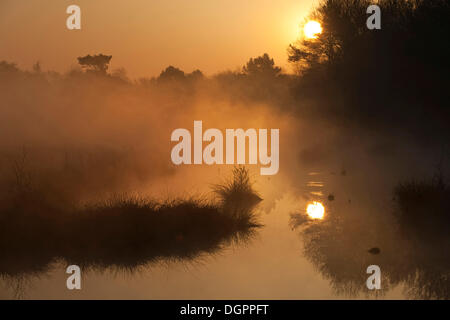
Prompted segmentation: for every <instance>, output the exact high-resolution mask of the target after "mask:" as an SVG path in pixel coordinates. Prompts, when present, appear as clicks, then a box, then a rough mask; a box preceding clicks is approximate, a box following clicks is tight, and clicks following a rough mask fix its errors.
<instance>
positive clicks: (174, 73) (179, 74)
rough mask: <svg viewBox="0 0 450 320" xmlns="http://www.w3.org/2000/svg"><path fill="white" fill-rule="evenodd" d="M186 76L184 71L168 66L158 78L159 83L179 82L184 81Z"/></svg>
mask: <svg viewBox="0 0 450 320" xmlns="http://www.w3.org/2000/svg"><path fill="white" fill-rule="evenodd" d="M184 79H185V74H184V71H182V70H180V69H178V68H176V67H174V66H168V67H167V68H166V69H164V70H163V71H162V72H161V74H160V75H159V77H158V81H163V82H164V81H177V80H184Z"/></svg>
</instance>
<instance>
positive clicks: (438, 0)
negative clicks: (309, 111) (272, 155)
mask: <svg viewBox="0 0 450 320" xmlns="http://www.w3.org/2000/svg"><path fill="white" fill-rule="evenodd" d="M370 4H372V1H368V0H323V1H322V2H321V3H320V4H319V6H318V7H317V9H316V10H315V11H313V12H312V14H311V15H310V17H309V18H308V19H313V20H316V21H318V22H320V23H321V25H322V28H323V31H322V33H321V34H320V35H318V37H317V38H316V39H300V40H299V41H298V42H297V43H295V44H292V45H291V46H290V47H289V50H288V51H289V61H290V62H292V63H293V64H294V66H296V67H297V69H298V70H300V72H301V74H303V75H304V77H303V78H302V81H303V82H302V85H304V86H307V87H308V90H304V88H298V90H297V92H298V94H308V92H312V91H311V90H309V89H310V88H314V94H316V96H319V97H322V98H321V99H326V98H327V97H329V99H330V101H325V102H324V103H323V105H326V106H327V108H329V110H327V111H332V112H333V114H335V115H339V116H344V117H345V118H347V119H348V118H354V120H356V121H354V123H357V122H363V123H364V124H365V125H376V126H379V125H383V126H386V128H390V129H395V128H400V129H401V130H402V131H405V128H412V129H411V130H409V131H411V132H413V131H414V132H415V133H416V136H421V137H426V136H428V135H433V137H436V136H438V137H443V136H445V135H449V134H450V130H449V126H448V124H447V121H445V120H443V119H448V117H449V116H450V107H449V104H448V99H449V98H450V97H449V94H448V86H449V85H450V81H449V77H448V70H450V60H449V59H448V57H449V56H450V41H449V40H448V37H443V36H442V35H445V34H448V33H449V32H450V19H448V17H450V2H449V1H448V0H379V1H377V5H378V6H380V8H381V12H382V18H381V30H369V29H368V28H367V27H366V19H367V18H368V17H369V15H368V14H367V13H366V9H367V7H368V6H369V5H370ZM323 111H324V110H322V112H323ZM425 114H426V117H425V118H426V119H424V115H425ZM392 123H395V124H396V125H395V126H393V125H392ZM383 129H384V127H383Z"/></svg>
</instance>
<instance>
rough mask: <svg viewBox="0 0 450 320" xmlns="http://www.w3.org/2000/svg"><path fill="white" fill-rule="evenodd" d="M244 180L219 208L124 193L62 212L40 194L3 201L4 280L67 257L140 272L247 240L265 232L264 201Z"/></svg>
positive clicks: (224, 191)
mask: <svg viewBox="0 0 450 320" xmlns="http://www.w3.org/2000/svg"><path fill="white" fill-rule="evenodd" d="M237 172H239V174H237ZM244 176H247V177H248V174H247V171H246V170H245V169H239V170H238V171H235V175H234V179H233V180H232V181H231V182H228V183H227V184H226V185H223V186H218V187H217V188H216V190H217V194H218V196H219V201H218V202H217V203H216V202H214V203H213V202H210V201H207V200H202V199H194V198H191V199H178V200H173V201H166V202H162V203H161V202H155V201H152V200H148V199H143V198H139V197H135V196H127V195H122V196H115V197H112V198H111V199H109V200H107V201H103V202H101V203H96V204H94V205H86V206H84V207H81V208H65V209H61V208H59V207H57V206H53V205H52V204H51V203H49V202H47V201H46V199H45V197H41V196H40V194H39V193H38V192H37V191H36V190H29V191H26V192H25V191H24V192H21V193H20V194H16V195H15V196H14V197H13V198H11V199H9V201H6V202H5V201H3V203H1V205H2V208H1V210H0V252H1V253H0V254H1V260H0V275H2V276H4V277H11V276H13V277H20V276H22V275H24V274H39V273H40V272H43V271H45V270H47V269H48V268H49V267H50V265H51V263H52V262H55V261H58V260H61V259H62V260H63V261H65V262H67V263H70V264H78V265H80V266H83V267H85V268H86V267H92V268H97V267H101V268H103V267H119V268H122V269H134V268H136V267H139V266H142V265H144V264H147V263H149V262H153V261H157V260H160V259H169V260H172V259H173V260H179V259H193V258H195V257H197V256H199V255H201V254H205V253H214V252H216V251H217V250H219V249H221V248H222V247H223V246H224V245H226V244H228V243H230V242H233V241H240V240H245V239H248V237H250V236H251V235H252V233H253V232H254V231H255V228H256V227H258V226H259V225H258V224H257V223H256V221H255V219H256V218H255V214H254V212H253V208H254V207H255V205H256V203H257V201H255V197H257V196H256V193H255V192H254V191H253V189H252V188H251V185H250V181H249V179H241V178H242V177H244ZM219 190H221V191H219ZM257 198H258V199H259V197H257ZM4 200H5V199H4ZM230 208H233V211H230ZM236 212H239V214H236Z"/></svg>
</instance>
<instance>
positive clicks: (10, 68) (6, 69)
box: [0, 61, 19, 73]
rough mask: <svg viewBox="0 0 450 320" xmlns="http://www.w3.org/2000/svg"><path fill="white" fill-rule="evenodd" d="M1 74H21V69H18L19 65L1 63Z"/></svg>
mask: <svg viewBox="0 0 450 320" xmlns="http://www.w3.org/2000/svg"><path fill="white" fill-rule="evenodd" d="M0 72H1V73H13V72H19V68H17V65H16V64H15V63H9V62H7V61H0Z"/></svg>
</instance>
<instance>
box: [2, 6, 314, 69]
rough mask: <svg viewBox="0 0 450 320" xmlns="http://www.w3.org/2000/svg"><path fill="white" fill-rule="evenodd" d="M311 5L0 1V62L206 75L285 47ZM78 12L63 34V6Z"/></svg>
mask: <svg viewBox="0 0 450 320" xmlns="http://www.w3.org/2000/svg"><path fill="white" fill-rule="evenodd" d="M315 3H317V0H279V1H276V0H246V1H242V0H189V1H188V0H58V1H55V0H0V61H1V60H7V61H14V62H16V63H18V64H19V65H20V67H22V68H26V69H30V68H31V66H32V64H33V63H34V62H36V61H37V60H39V61H40V62H41V64H42V67H43V69H44V70H46V69H52V70H57V71H66V70H68V69H69V68H70V67H71V66H73V65H75V64H76V57H78V56H80V55H86V54H89V53H90V54H95V53H104V54H111V55H113V59H112V64H111V67H112V68H113V69H114V68H119V67H124V68H125V69H126V70H127V71H128V74H129V75H130V76H131V77H140V76H154V75H157V74H159V73H160V71H161V70H162V69H163V68H165V67H167V66H168V65H175V66H177V67H180V68H182V69H183V70H184V71H187V72H190V71H192V70H193V69H200V70H202V71H203V72H205V73H207V74H211V73H215V72H218V71H223V70H226V69H235V68H237V67H240V66H242V65H243V64H244V63H245V62H246V61H247V60H248V59H249V58H250V57H253V56H257V55H260V54H262V53H264V52H267V53H269V54H270V55H271V56H272V57H273V58H274V59H275V62H276V63H277V64H278V65H281V66H283V67H285V66H286V67H287V66H288V65H287V63H286V60H287V55H286V49H287V47H288V45H289V43H291V42H293V41H295V39H296V38H297V36H298V34H299V32H300V29H299V24H300V23H301V22H302V21H303V19H304V18H305V16H306V15H307V13H308V12H309V11H310V10H311V9H312V7H313V5H314V4H315ZM71 4H76V5H78V6H80V7H81V16H82V29H81V30H73V31H69V30H67V29H66V19H67V17H68V14H66V8H67V7H68V6H69V5H71Z"/></svg>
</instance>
